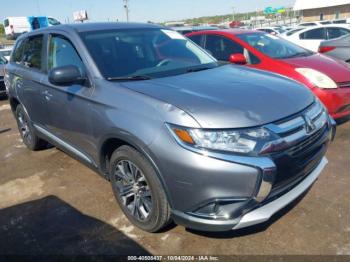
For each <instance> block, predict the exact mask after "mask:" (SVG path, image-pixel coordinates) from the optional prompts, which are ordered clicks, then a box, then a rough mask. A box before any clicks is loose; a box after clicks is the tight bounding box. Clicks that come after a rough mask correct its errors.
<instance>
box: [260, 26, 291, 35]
mask: <svg viewBox="0 0 350 262" xmlns="http://www.w3.org/2000/svg"><path fill="white" fill-rule="evenodd" d="M256 30H258V31H263V32H266V33H268V34H271V35H279V34H282V33H284V32H286V30H285V29H283V28H281V27H278V26H274V27H261V28H256Z"/></svg>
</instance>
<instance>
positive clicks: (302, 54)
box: [283, 52, 310, 59]
mask: <svg viewBox="0 0 350 262" xmlns="http://www.w3.org/2000/svg"><path fill="white" fill-rule="evenodd" d="M309 55H310V53H307V52H303V53H296V54H294V55H290V56H285V57H283V59H286V58H294V57H303V56H309Z"/></svg>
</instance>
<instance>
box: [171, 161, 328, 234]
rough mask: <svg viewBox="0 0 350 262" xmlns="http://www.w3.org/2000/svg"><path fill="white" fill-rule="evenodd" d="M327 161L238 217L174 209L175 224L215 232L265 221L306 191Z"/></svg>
mask: <svg viewBox="0 0 350 262" xmlns="http://www.w3.org/2000/svg"><path fill="white" fill-rule="evenodd" d="M327 163H328V161H327V159H326V158H325V157H323V159H322V160H321V162H320V163H319V164H318V166H317V167H316V168H315V169H314V170H313V171H312V172H311V173H310V174H309V175H308V176H307V177H306V178H305V179H304V180H302V181H301V182H300V183H299V184H298V185H297V186H295V187H294V188H293V189H291V190H290V191H288V192H287V193H285V194H284V195H282V196H280V197H279V198H277V199H275V200H273V201H271V202H269V203H267V204H262V205H261V206H258V207H257V208H255V209H253V210H251V211H249V212H248V213H246V214H244V215H242V216H241V217H239V218H236V219H231V220H209V219H203V218H199V217H194V216H191V215H188V214H185V213H183V212H179V211H176V210H174V211H173V212H172V215H173V219H174V220H175V222H176V223H177V224H180V225H184V226H187V227H189V228H192V229H196V230H202V231H215V232H219V231H229V230H232V229H233V230H237V229H241V228H245V227H249V226H253V225H256V224H260V223H263V222H266V221H268V220H269V219H270V218H271V216H273V215H274V214H275V213H277V212H278V211H279V210H281V209H283V208H284V207H286V206H287V205H288V204H290V203H292V202H293V201H294V200H295V199H297V198H298V197H299V196H300V195H302V194H303V193H304V192H305V191H307V189H308V188H310V187H311V186H312V184H313V183H314V182H315V181H316V180H317V178H318V177H319V176H320V175H321V172H322V170H323V169H324V168H325V166H326V165H327Z"/></svg>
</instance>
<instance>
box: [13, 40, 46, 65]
mask: <svg viewBox="0 0 350 262" xmlns="http://www.w3.org/2000/svg"><path fill="white" fill-rule="evenodd" d="M42 53H43V36H42V35H38V36H33V37H29V38H27V39H24V40H22V41H21V42H19V43H18V44H17V46H16V50H15V51H14V54H13V59H12V61H13V62H15V63H17V64H22V65H24V66H25V67H28V68H35V69H38V70H41V69H42V66H41V65H42Z"/></svg>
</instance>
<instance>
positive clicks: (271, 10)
mask: <svg viewBox="0 0 350 262" xmlns="http://www.w3.org/2000/svg"><path fill="white" fill-rule="evenodd" d="M285 12H286V9H285V8H284V7H278V8H273V7H271V6H269V7H266V8H265V9H264V14H266V15H275V14H282V13H285Z"/></svg>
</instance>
